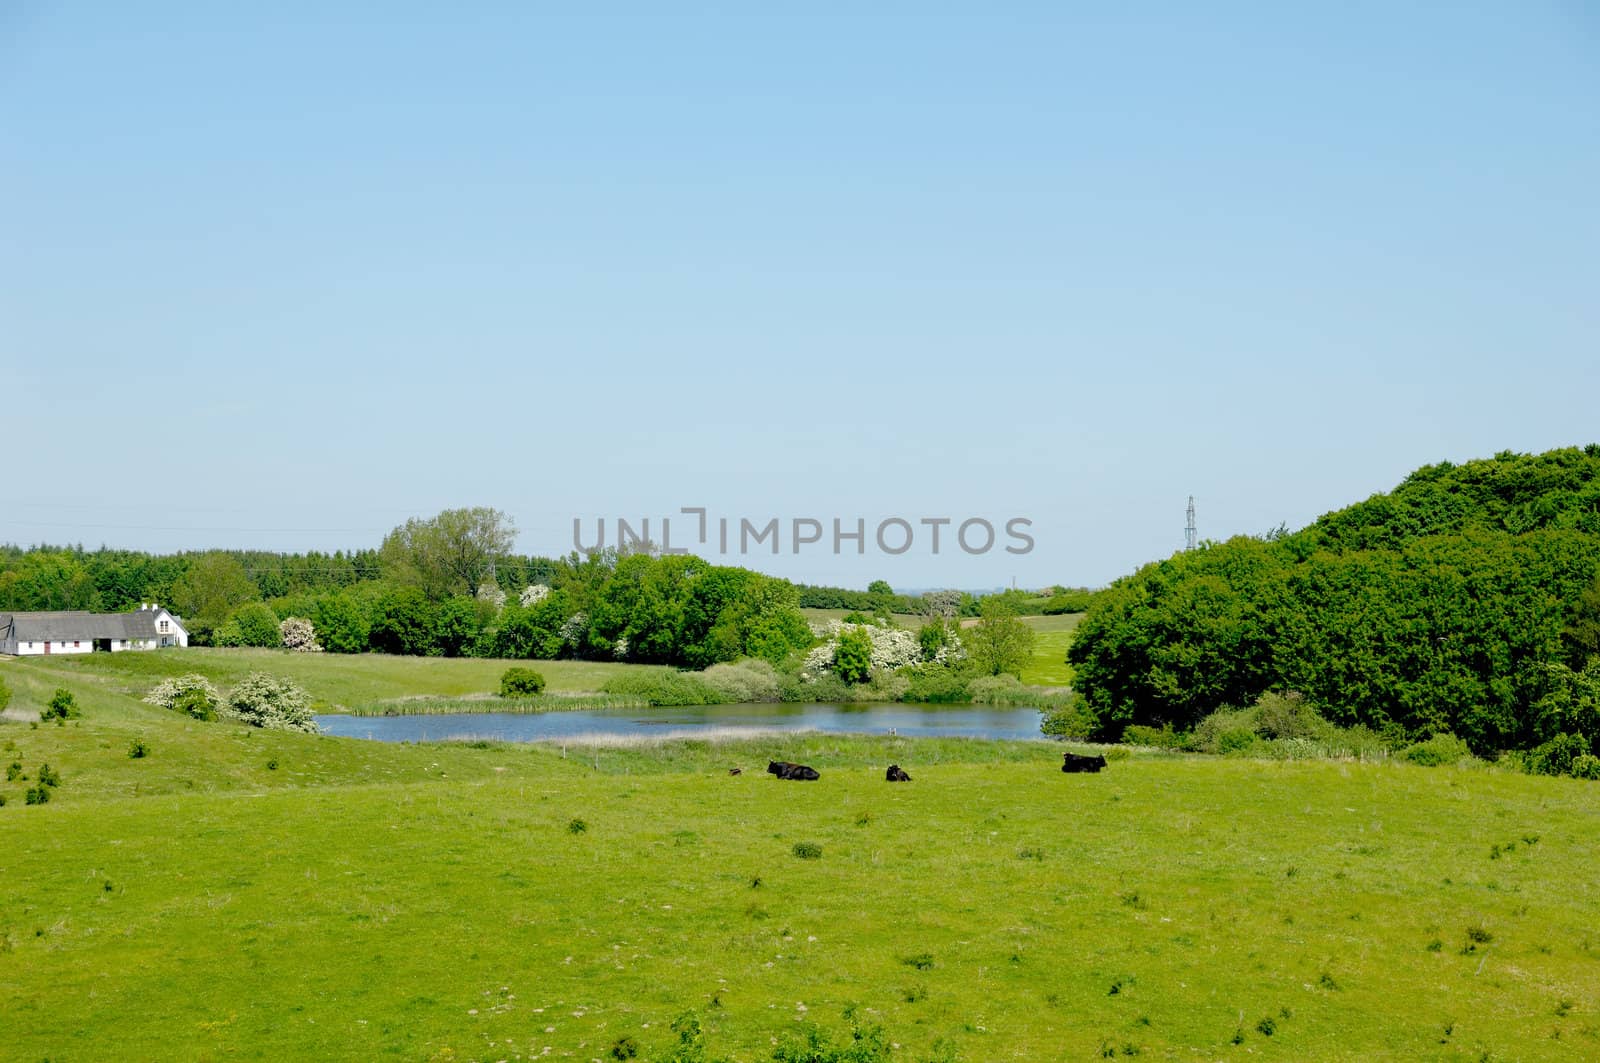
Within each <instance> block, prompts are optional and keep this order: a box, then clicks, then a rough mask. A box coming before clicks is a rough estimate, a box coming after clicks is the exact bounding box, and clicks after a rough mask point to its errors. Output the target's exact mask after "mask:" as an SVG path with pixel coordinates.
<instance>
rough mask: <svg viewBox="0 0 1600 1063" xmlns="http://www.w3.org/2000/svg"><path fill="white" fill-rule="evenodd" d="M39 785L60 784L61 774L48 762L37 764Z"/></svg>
mask: <svg viewBox="0 0 1600 1063" xmlns="http://www.w3.org/2000/svg"><path fill="white" fill-rule="evenodd" d="M39 785H40V786H60V785H61V775H60V773H59V772H57V771H56V770H55V769H54V768H52V767H51V766H50V765H49V764H41V765H39Z"/></svg>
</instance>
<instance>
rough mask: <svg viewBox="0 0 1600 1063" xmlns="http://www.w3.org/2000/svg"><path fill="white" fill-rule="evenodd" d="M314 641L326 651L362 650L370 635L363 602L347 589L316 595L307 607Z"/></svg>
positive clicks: (369, 615) (355, 651) (370, 627)
mask: <svg viewBox="0 0 1600 1063" xmlns="http://www.w3.org/2000/svg"><path fill="white" fill-rule="evenodd" d="M310 612H311V623H312V624H313V625H314V626H315V627H316V629H317V641H319V642H321V643H322V648H323V649H325V650H327V651H328V652H329V653H364V652H365V651H366V650H367V648H368V645H369V640H370V638H371V634H372V619H371V614H370V613H369V612H368V608H367V605H366V603H365V602H363V601H362V600H361V598H360V597H359V596H357V595H356V594H355V593H353V592H350V591H341V592H340V593H338V594H330V595H327V596H326V597H322V598H318V599H317V600H316V603H315V604H314V605H313V606H312V607H311V610H310Z"/></svg>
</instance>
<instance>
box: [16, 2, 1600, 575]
mask: <svg viewBox="0 0 1600 1063" xmlns="http://www.w3.org/2000/svg"><path fill="white" fill-rule="evenodd" d="M858 6H860V5H837V6H830V5H824V4H807V5H792V6H790V7H788V8H787V13H785V14H752V13H750V12H751V11H752V10H754V9H753V8H751V7H749V6H736V5H726V6H719V5H684V6H680V7H677V8H676V9H675V10H674V11H673V13H671V14H670V15H667V14H662V13H661V12H662V11H663V10H664V9H663V8H662V7H661V6H660V5H638V6H637V7H634V8H630V7H628V6H608V7H606V9H605V13H604V14H596V13H592V12H595V11H597V10H598V8H597V7H595V6H591V5H573V6H570V7H557V6H553V5H535V4H528V5H523V4H515V5H514V4H504V5H499V4H487V3H483V4H473V5H462V8H463V10H460V11H457V10H448V9H447V8H445V7H441V6H438V5H421V4H416V5H406V4H401V5H390V4H384V5H363V4H343V5H315V4H301V3H289V4H282V5H214V4H192V5H181V4H162V3H155V4H146V5H137V10H136V9H135V6H134V5H124V4H111V3H69V2H59V3H58V2H47V0H32V2H23V3H20V4H19V3H12V4H3V5H0V204H3V207H0V211H3V214H0V219H3V220H0V233H3V236H0V395H3V397H4V402H3V407H0V408H3V409H4V415H3V419H4V423H5V425H6V429H7V431H6V435H7V437H8V439H9V440H10V443H9V445H8V446H7V448H6V449H7V453H8V456H9V461H8V468H7V471H6V474H5V475H4V477H3V478H0V541H4V540H11V541H17V542H34V541H39V540H47V541H55V542H59V541H73V542H77V541H82V542H84V543H85V544H87V545H90V546H93V545H96V544H98V543H100V542H106V543H110V544H113V545H121V546H133V547H141V548H147V549H157V550H168V549H178V548H194V547H205V546H214V545H241V546H243V545H250V546H264V547H275V548H282V549H296V550H303V549H308V548H313V547H316V548H322V549H333V548H335V547H340V546H344V547H352V546H364V545H375V544H376V543H377V542H378V540H379V539H380V538H381V537H382V535H383V533H384V532H385V531H386V530H388V529H389V528H390V527H392V526H393V525H395V524H397V523H399V522H400V521H402V520H403V519H405V518H406V517H408V516H414V515H427V514H431V513H433V512H436V511H437V510H439V509H442V508H445V507H449V506H459V505H492V506H496V507H498V508H500V509H503V510H505V511H507V512H509V513H510V514H512V515H513V516H514V517H515V518H516V520H517V522H518V524H519V527H520V528H521V532H522V534H521V538H520V547H521V549H523V550H525V551H528V552H536V553H560V552H564V551H565V550H567V549H569V548H570V544H571V538H572V527H571V525H572V520H573V518H574V517H582V518H584V520H585V521H586V535H588V536H592V529H593V522H594V520H595V518H598V517H601V516H605V517H607V518H608V521H609V520H614V519H615V518H616V517H617V516H623V517H628V518H630V519H632V520H637V519H639V518H643V517H651V518H652V524H653V525H654V524H656V523H657V521H658V520H659V518H660V517H661V516H663V515H674V514H677V513H678V510H679V508H680V507H683V506H705V507H707V508H708V509H709V510H710V513H711V515H712V516H713V517H716V516H719V515H720V516H728V517H731V518H733V519H734V520H735V521H737V519H738V518H739V517H748V518H750V519H752V520H754V521H757V522H758V523H764V522H765V521H766V520H767V519H769V518H771V517H777V518H780V520H782V521H784V522H787V521H789V520H790V519H791V518H794V517H816V518H820V519H822V520H824V522H826V521H829V520H831V519H832V518H834V517H840V518H842V519H844V520H845V521H846V522H847V526H848V525H849V524H851V523H853V521H854V519H855V518H857V517H860V518H863V519H865V520H866V521H867V523H868V527H869V535H870V528H871V527H872V526H873V525H875V524H876V522H877V521H879V520H881V519H883V518H886V517H891V516H900V517H903V518H905V519H907V520H908V521H910V522H912V523H913V525H915V524H916V522H917V521H918V520H919V519H920V518H924V517H929V518H931V517H951V518H953V519H954V520H956V521H960V520H962V519H965V518H968V517H982V518H985V519H989V520H991V521H994V522H995V523H996V524H1000V523H1003V522H1004V521H1005V520H1006V519H1008V518H1011V517H1016V516H1021V517H1026V518H1028V519H1030V520H1031V521H1032V522H1033V524H1032V529H1031V533H1032V535H1033V536H1034V539H1035V544H1036V545H1035V547H1034V549H1033V551H1032V552H1031V553H1029V554H1026V555H1022V556H1017V555H1010V554H1006V553H1004V552H1003V551H1001V550H999V549H996V550H993V551H991V552H989V553H987V554H982V555H974V556H968V555H965V554H963V553H961V552H960V551H959V550H955V551H952V550H950V549H949V547H948V541H947V542H946V548H945V549H944V550H943V551H942V552H941V554H939V555H938V556H934V555H932V554H931V553H930V552H929V551H928V549H927V542H926V539H925V538H922V539H920V540H919V541H917V542H916V543H915V544H914V546H913V548H912V549H911V550H910V551H909V552H907V553H905V554H903V555H900V556H894V557H890V556H885V555H884V554H882V553H880V552H878V551H877V550H876V548H875V547H872V546H870V545H869V549H868V552H867V554H866V556H864V557H858V556H855V555H854V554H848V553H847V554H846V555H844V556H842V557H835V556H833V555H832V553H831V552H829V551H828V550H826V549H810V550H806V551H803V552H802V553H801V554H800V555H794V554H792V553H791V552H790V548H789V543H788V541H787V539H785V541H784V543H783V544H782V549H783V552H782V553H781V554H780V555H778V556H777V557H773V556H771V555H770V554H755V555H751V556H748V557H745V558H743V559H742V560H743V561H745V562H746V563H750V564H752V565H754V566H756V567H761V568H764V569H766V570H768V571H773V572H778V573H780V574H783V575H788V576H792V577H795V578H800V579H806V580H811V581H821V582H836V583H845V584H853V585H863V584H865V582H866V581H867V580H869V579H873V578H878V577H881V578H885V579H888V580H889V581H890V582H891V583H894V584H896V585H898V586H918V587H924V586H933V585H956V586H991V585H998V584H1007V583H1010V582H1011V581H1012V580H1013V579H1015V580H1016V581H1017V582H1018V583H1019V584H1021V585H1024V586H1032V585H1041V584H1048V583H1052V582H1062V583H1088V584H1096V583H1101V582H1104V581H1106V580H1109V579H1111V578H1113V577H1115V576H1116V575H1119V574H1121V573H1122V572H1125V571H1128V570H1129V569H1131V568H1133V567H1135V566H1137V565H1138V564H1140V563H1142V562H1144V561H1146V560H1149V559H1151V558H1155V557H1160V556H1164V555H1166V554H1167V553H1170V552H1171V551H1172V550H1173V549H1175V548H1177V547H1178V546H1179V545H1181V542H1182V526H1183V509H1184V504H1185V502H1186V500H1187V497H1188V496H1189V495H1191V494H1193V495H1195V496H1196V498H1197V506H1198V509H1199V523H1200V530H1201V534H1202V535H1203V536H1206V537H1215V538H1223V537H1226V536H1228V535H1231V534H1235V533H1239V532H1263V531H1266V530H1268V529H1270V528H1272V527H1274V526H1276V525H1278V524H1279V523H1280V522H1287V523H1288V524H1289V525H1291V526H1299V525H1302V524H1304V523H1306V522H1308V521H1309V520H1311V519H1313V518H1314V517H1316V516H1317V515H1318V514H1319V513H1322V512H1325V511H1327V510H1329V509H1333V508H1337V507H1338V506H1341V505H1344V504H1346V503H1348V502H1351V501H1355V500H1357V499H1360V498H1363V497H1366V496H1367V495H1369V494H1371V493H1373V492H1375V491H1380V490H1385V489H1387V488H1389V487H1391V486H1392V485H1393V484H1394V483H1395V482H1397V481H1398V480H1399V479H1400V478H1401V477H1403V476H1404V475H1405V474H1406V473H1407V472H1408V471H1410V470H1411V469H1413V468H1415V467H1417V466H1419V465H1422V464H1425V463H1428V462H1433V461H1438V460H1444V459H1449V460H1465V459H1468V458H1472V457H1479V456H1487V455H1489V454H1492V453H1494V452H1496V451H1499V450H1503V449H1513V450H1520V451H1536V450H1543V449H1547V448H1550V447H1554V446H1562V445H1569V444H1581V443H1586V442H1591V441H1594V440H1596V439H1600V416H1597V406H1596V395H1597V394H1600V387H1597V385H1600V250H1597V249H1600V195H1597V194H1596V189H1600V121H1597V119H1596V115H1597V114H1600V15H1596V13H1595V9H1594V8H1593V7H1592V6H1586V5H1584V4H1581V3H1538V2H1530V3H1526V4H1504V3H1484V4H1473V3H1466V4H1448V5H1446V4H1438V5H1429V4H1419V5H1404V6H1403V9H1401V6H1399V5H1389V4H1376V3H1373V4H1361V3H1357V4H1341V5H1325V6H1323V7H1322V8H1320V9H1312V8H1311V7H1310V6H1309V5H1271V4H1226V3H1222V4H1208V5H1181V4H1171V5H1160V4H1137V5H1124V4H1105V5H1095V6H1080V5H1070V4H1039V5H1032V4H1021V3H1017V4H999V5H997V4H984V5H976V4H974V5H967V6H953V5H940V4H926V3H919V4H915V5H913V4H885V5H879V6H877V7H876V8H875V10H876V11H877V12H878V13H877V14H875V15H873V16H870V17H868V16H862V15H859V14H855V13H852V10H851V9H852V7H858ZM326 7H333V8H336V9H337V10H335V11H332V12H330V11H328V10H325V9H324V8H326ZM771 10H773V11H777V10H778V8H777V7H772V8H771ZM674 523H675V527H674V538H675V540H676V539H677V538H678V534H679V531H678V522H676V521H675V522H674ZM786 534H787V532H786ZM728 560H731V561H738V560H741V559H740V558H738V557H735V556H730V557H729V558H728Z"/></svg>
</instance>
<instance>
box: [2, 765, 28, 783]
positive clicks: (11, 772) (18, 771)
mask: <svg viewBox="0 0 1600 1063" xmlns="http://www.w3.org/2000/svg"><path fill="white" fill-rule="evenodd" d="M26 778H27V776H26V775H24V774H23V773H22V761H20V760H13V761H12V762H11V763H10V764H8V765H6V782H16V781H17V780H18V779H26Z"/></svg>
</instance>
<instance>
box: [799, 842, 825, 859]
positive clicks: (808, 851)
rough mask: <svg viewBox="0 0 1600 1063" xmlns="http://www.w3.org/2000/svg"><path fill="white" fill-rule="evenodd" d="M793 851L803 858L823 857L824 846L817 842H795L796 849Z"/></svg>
mask: <svg viewBox="0 0 1600 1063" xmlns="http://www.w3.org/2000/svg"><path fill="white" fill-rule="evenodd" d="M792 851H793V853H794V855H796V856H798V857H799V858H800V859H802V860H821V859H822V846H820V845H818V844H817V843H816V842H795V843H794V849H793V850H792Z"/></svg>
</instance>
